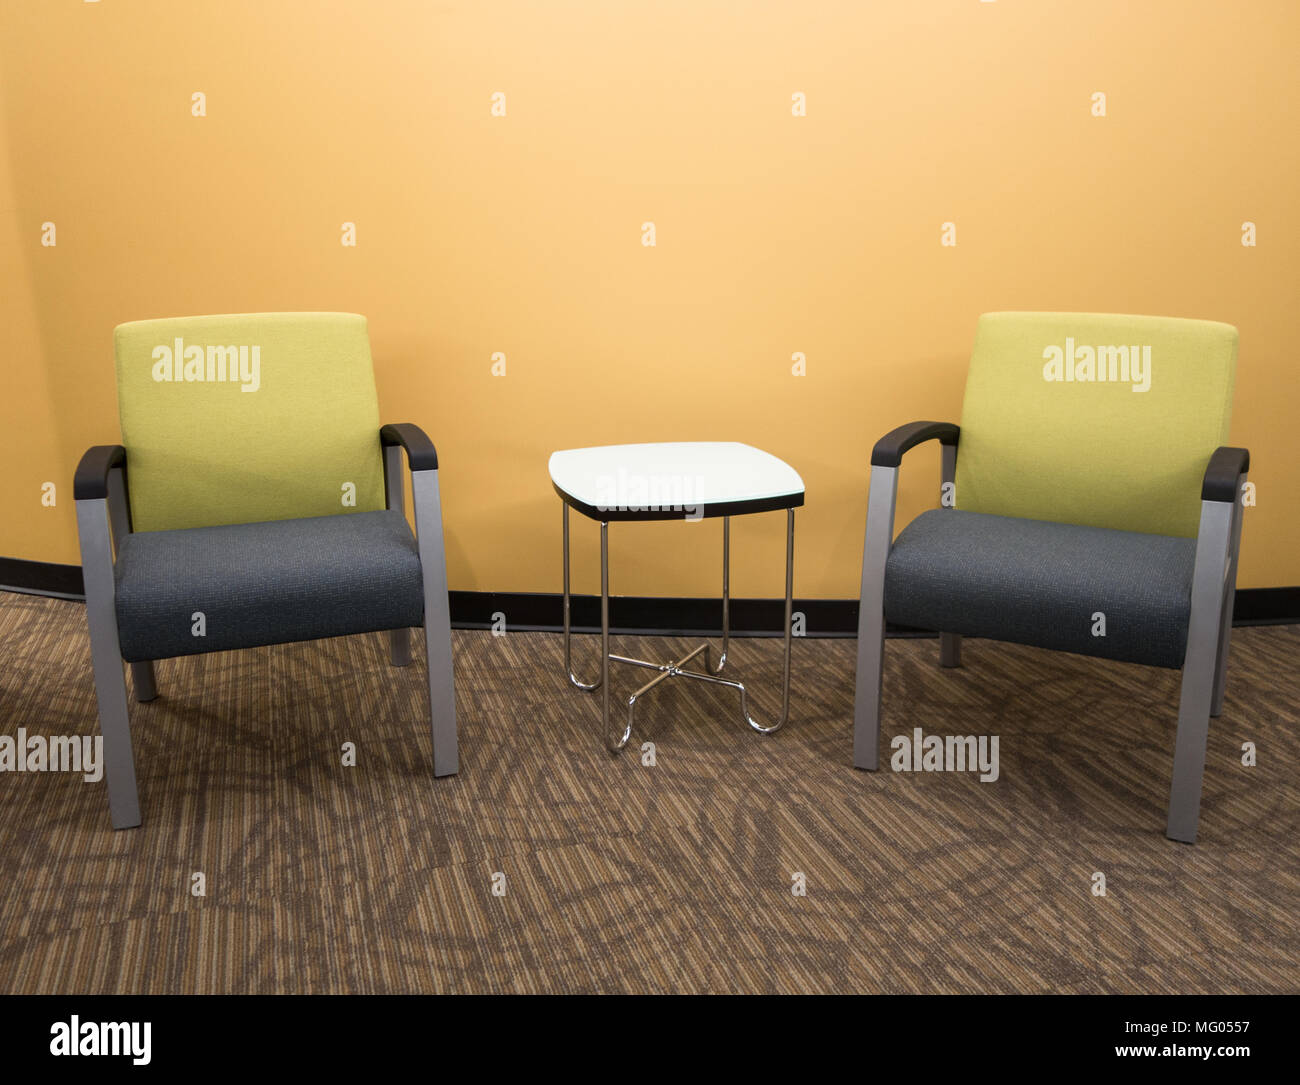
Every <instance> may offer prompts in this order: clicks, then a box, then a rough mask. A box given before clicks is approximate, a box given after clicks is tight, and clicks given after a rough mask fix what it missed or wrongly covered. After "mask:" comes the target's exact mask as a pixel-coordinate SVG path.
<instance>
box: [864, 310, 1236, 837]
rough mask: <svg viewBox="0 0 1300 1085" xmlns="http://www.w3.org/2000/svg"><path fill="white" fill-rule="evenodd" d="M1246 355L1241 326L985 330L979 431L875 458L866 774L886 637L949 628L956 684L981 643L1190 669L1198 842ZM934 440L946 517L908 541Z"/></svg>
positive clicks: (1181, 757)
mask: <svg viewBox="0 0 1300 1085" xmlns="http://www.w3.org/2000/svg"><path fill="white" fill-rule="evenodd" d="M1236 356H1237V332H1236V329H1235V328H1232V327H1230V326H1228V325H1226V324H1217V323H1211V322H1208V321H1199V320H1176V319H1168V318H1158V317H1140V316H1114V315H1103V314H1086V313H990V314H986V315H985V316H983V317H981V319H980V321H979V328H978V331H977V334H976V337H975V346H974V350H973V353H972V356H971V362H970V369H969V372H968V375H967V379H966V395H965V401H964V403H963V405H962V416H961V426H960V428H958V427H957V426H955V425H952V424H948V423H939V422H914V423H912V424H910V425H906V426H902V427H900V428H899V429H896V430H894V431H893V432H891V433H889V434H888V435H886V436H885V437H883V438H882V439H881V440H880V441H879V442H877V444H876V445H875V448H874V449H873V450H872V453H871V490H870V496H869V499H868V507H867V526H866V540H865V546H864V552H863V558H862V596H861V612H860V616H859V630H858V665H857V666H858V671H857V694H856V704H855V709H854V739H853V763H854V765H855V766H856V767H857V768H861V769H875V768H876V767H877V764H878V750H879V741H880V688H881V669H882V665H883V658H884V631H885V622H886V620H888V621H889V622H892V623H895V624H898V625H905V626H912V627H917V628H923V629H929V630H936V631H938V632H939V633H940V648H939V662H940V665H941V666H944V667H955V666H958V665H959V664H960V657H961V637H962V636H963V635H972V636H981V637H988V638H992V639H995V640H1005V641H1013V642H1016V643H1019V644H1030V645H1037V646H1040V647H1045V648H1053V649H1056V650H1058V651H1066V652H1076V653H1080V654H1082V655H1089V656H1101V657H1104V658H1109V659H1116V660H1125V661H1128V662H1134V663H1143V664H1148V665H1151V666H1157V667H1170V668H1175V669H1176V668H1180V667H1181V668H1182V692H1181V697H1180V701H1179V710H1178V732H1177V738H1176V740H1175V747H1174V763H1173V783H1172V787H1171V790H1170V798H1169V818H1168V825H1167V835H1168V836H1169V837H1170V838H1171V839H1173V840H1179V841H1184V842H1186V843H1194V842H1195V840H1196V831H1197V822H1198V819H1199V813H1200V798H1201V777H1202V773H1203V770H1204V767H1205V748H1206V738H1207V735H1208V731H1209V719H1210V717H1211V716H1218V715H1219V714H1220V712H1221V711H1222V708H1223V695H1224V684H1225V679H1226V673H1227V664H1228V637H1229V634H1230V631H1231V626H1232V603H1233V595H1234V591H1235V586H1236V577H1237V554H1238V550H1239V548H1240V542H1241V517H1242V505H1241V501H1240V500H1239V495H1240V493H1241V490H1242V487H1243V485H1244V483H1245V478H1246V471H1247V469H1248V468H1249V466H1250V456H1249V453H1248V452H1247V451H1246V450H1245V449H1242V448H1227V447H1223V446H1224V442H1225V441H1226V440H1227V435H1228V419H1229V413H1230V409H1231V404H1232V389H1233V379H1234V373H1235V368H1236ZM931 440H937V441H939V442H940V445H941V456H942V488H941V507H940V508H937V509H932V510H930V511H928V512H924V513H922V514H921V515H920V516H918V517H917V518H916V519H915V520H913V521H912V522H911V523H910V524H908V525H907V527H905V528H904V529H903V531H902V532H901V533H900V534H899V536H898V538H897V539H896V540H895V539H894V537H893V535H894V506H895V498H896V495H897V491H898V469H899V465H900V463H901V461H902V457H903V455H904V453H906V452H907V451H908V449H910V448H913V447H915V446H916V445H918V444H920V443H922V442H924V441H931ZM959 449H960V455H958V451H959ZM1198 489H1199V495H1200V500H1199V502H1198V500H1197V494H1198ZM891 543H892V545H891ZM1099 614H1100V615H1101V616H1102V620H1101V622H1099V621H1098V620H1097V618H1098V615H1099ZM1099 629H1100V630H1101V631H1102V633H1104V635H1099V634H1098V630H1099Z"/></svg>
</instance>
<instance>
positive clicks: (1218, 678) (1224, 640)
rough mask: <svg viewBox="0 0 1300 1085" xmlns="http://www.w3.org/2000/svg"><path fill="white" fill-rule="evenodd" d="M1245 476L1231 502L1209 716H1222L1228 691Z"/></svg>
mask: <svg viewBox="0 0 1300 1085" xmlns="http://www.w3.org/2000/svg"><path fill="white" fill-rule="evenodd" d="M1245 482H1246V476H1245V475H1239V476H1238V477H1237V496H1236V498H1235V500H1234V501H1233V503H1232V550H1231V555H1230V557H1229V558H1228V578H1227V581H1226V582H1225V583H1224V592H1223V612H1222V614H1221V615H1220V617H1219V646H1218V654H1217V655H1216V657H1215V663H1214V695H1213V697H1212V698H1211V703H1210V715H1211V716H1212V717H1215V718H1217V717H1219V716H1221V715H1222V714H1223V697H1224V694H1225V693H1227V690H1228V644H1229V641H1230V640H1231V639H1232V606H1233V603H1234V601H1235V600H1236V597H1237V556H1238V554H1239V553H1240V552H1241V522H1242V520H1244V519H1245V511H1244V510H1243V509H1242V507H1241V488H1242V486H1244V485H1245Z"/></svg>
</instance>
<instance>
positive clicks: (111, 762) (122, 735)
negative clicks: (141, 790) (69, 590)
mask: <svg viewBox="0 0 1300 1085" xmlns="http://www.w3.org/2000/svg"><path fill="white" fill-rule="evenodd" d="M76 504H77V533H78V535H79V536H80V540H81V568H82V574H83V577H84V579H85V589H86V622H87V625H88V626H89V629H90V657H91V663H92V665H93V667H94V671H95V698H96V701H97V703H98V706H99V730H100V734H101V735H103V738H104V781H105V783H106V784H107V786H108V812H109V818H110V820H111V821H112V824H113V828H114V829H132V828H134V827H135V826H137V825H139V824H140V798H139V794H138V792H137V789H136V782H135V756H134V754H133V752H132V749H131V723H130V716H129V714H128V712H127V699H126V675H125V672H124V670H123V667H122V649H121V645H120V643H119V641H118V635H117V613H116V609H115V604H114V592H115V585H114V581H113V556H112V555H113V550H112V540H111V537H110V534H109V517H108V509H107V508H105V504H106V503H105V501H104V500H82V501H78V502H77V503H76Z"/></svg>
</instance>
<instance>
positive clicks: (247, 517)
mask: <svg viewBox="0 0 1300 1085" xmlns="http://www.w3.org/2000/svg"><path fill="white" fill-rule="evenodd" d="M114 344H115V349H116V354H117V394H118V410H119V414H120V416H121V422H122V443H123V444H124V445H125V446H126V452H127V477H128V480H129V486H128V489H129V491H130V500H131V516H132V522H133V526H134V529H135V530H136V531H167V530H176V529H182V528H195V527H209V526H213V525H216V524H236V523H250V522H255V521H265V520H281V519H294V518H302V517H312V516H328V515H330V514H331V513H344V512H351V511H353V510H354V509H355V510H357V511H374V510H379V509H382V508H384V505H385V500H384V478H383V462H382V457H381V453H380V446H379V404H378V399H377V397H376V394H375V382H374V374H373V371H372V369H371V362H370V345H369V340H368V337H367V333H366V321H365V318H364V317H361V316H355V315H352V314H348V313H254V314H244V315H234V316H202V317H184V318H178V319H167V320H143V321H136V322H134V323H130V324H122V325H120V326H119V327H118V328H117V329H116V331H115V332H114ZM241 351H242V361H243V366H242V367H241V365H240V360H241ZM254 362H256V363H257V364H256V365H254V364H253V363H254ZM165 378H166V379H165ZM346 483H351V484H352V486H354V487H355V501H356V503H355V505H354V506H348V505H344V503H343V499H344V495H345V492H346V491H345V488H344V487H345V484H346Z"/></svg>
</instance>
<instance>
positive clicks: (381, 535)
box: [115, 511, 424, 663]
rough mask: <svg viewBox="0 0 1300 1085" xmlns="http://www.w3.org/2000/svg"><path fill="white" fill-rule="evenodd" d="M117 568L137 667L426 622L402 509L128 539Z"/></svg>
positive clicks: (128, 645)
mask: <svg viewBox="0 0 1300 1085" xmlns="http://www.w3.org/2000/svg"><path fill="white" fill-rule="evenodd" d="M115 575H116V580H117V625H118V634H119V637H120V638H121V642H122V657H123V658H124V659H126V660H127V661H128V662H132V663H135V662H139V661H141V660H145V659H166V658H168V657H170V656H181V655H193V654H196V653H199V652H218V651H224V650H226V649H229V648H252V647H256V646H257V645H260V644H283V643H286V642H288V641H298V640H314V639H316V638H318V637H338V636H343V635H345V634H350V633H367V632H371V631H373V630H377V629H400V628H404V627H408V626H417V625H420V624H422V623H423V621H424V590H423V580H422V577H421V574H420V555H419V551H418V550H417V549H416V544H415V538H414V537H413V536H412V534H411V529H410V528H409V527H408V526H407V523H406V520H405V519H404V518H403V517H402V515H401V513H398V512H392V511H383V512H354V513H340V514H339V515H337V516H318V517H313V518H311V519H304V520H275V521H269V522H265V523H256V524H232V525H229V526H224V527H202V528H193V529H189V530H185V531H147V532H142V533H140V534H133V535H128V536H127V537H126V538H125V539H124V540H123V542H122V546H121V549H120V550H119V552H118V559H117V567H116V570H115ZM196 611H201V612H202V614H203V616H204V620H205V622H206V626H207V635H206V636H202V637H199V636H195V635H194V634H193V632H192V629H193V626H194V621H193V615H194V614H195V612H196Z"/></svg>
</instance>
